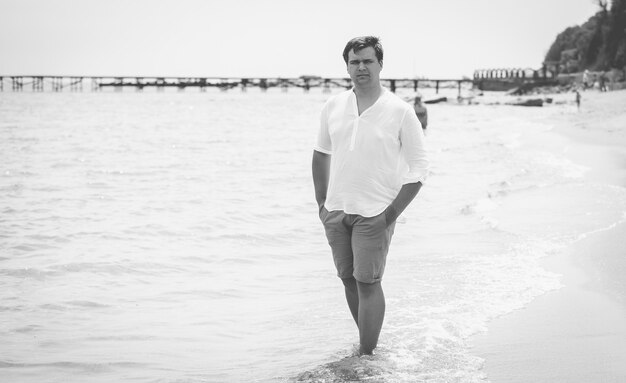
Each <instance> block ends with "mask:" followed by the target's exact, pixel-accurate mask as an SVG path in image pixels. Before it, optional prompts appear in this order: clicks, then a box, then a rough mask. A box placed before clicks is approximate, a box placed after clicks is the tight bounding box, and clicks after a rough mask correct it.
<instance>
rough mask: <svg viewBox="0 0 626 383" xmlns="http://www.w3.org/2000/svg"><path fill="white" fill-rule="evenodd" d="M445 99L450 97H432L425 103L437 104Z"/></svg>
mask: <svg viewBox="0 0 626 383" xmlns="http://www.w3.org/2000/svg"><path fill="white" fill-rule="evenodd" d="M444 101H448V97H437V98H431V99H430V100H426V101H424V104H437V103H439V102H444Z"/></svg>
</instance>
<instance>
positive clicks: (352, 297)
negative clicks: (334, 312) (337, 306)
mask: <svg viewBox="0 0 626 383" xmlns="http://www.w3.org/2000/svg"><path fill="white" fill-rule="evenodd" d="M341 281H342V282H343V285H344V287H345V290H346V300H347V301H348V307H350V313H351V314H352V318H354V322H355V323H356V325H357V326H358V325H359V293H358V290H357V287H356V279H354V277H350V278H344V279H342V280H341Z"/></svg>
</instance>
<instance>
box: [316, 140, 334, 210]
mask: <svg viewBox="0 0 626 383" xmlns="http://www.w3.org/2000/svg"><path fill="white" fill-rule="evenodd" d="M312 170H313V186H314V187H315V200H316V201H317V206H318V207H319V210H320V211H321V210H322V206H324V201H326V192H327V191H328V179H329V177H330V155H329V154H325V153H322V152H318V151H317V150H314V151H313V161H312Z"/></svg>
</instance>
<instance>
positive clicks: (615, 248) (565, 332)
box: [473, 91, 626, 383]
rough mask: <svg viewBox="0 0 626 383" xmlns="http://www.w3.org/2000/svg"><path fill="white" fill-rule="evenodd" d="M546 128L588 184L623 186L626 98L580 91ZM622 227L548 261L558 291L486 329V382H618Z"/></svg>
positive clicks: (622, 328)
mask: <svg viewBox="0 0 626 383" xmlns="http://www.w3.org/2000/svg"><path fill="white" fill-rule="evenodd" d="M548 123H549V124H553V125H554V126H555V129H554V131H555V132H557V133H558V134H559V135H562V136H563V137H565V138H566V139H565V140H564V141H563V142H564V144H563V146H561V147H555V150H558V151H561V152H564V153H567V156H568V157H569V158H570V159H571V160H572V161H573V162H575V163H577V164H580V165H583V166H587V167H589V168H590V170H589V171H588V172H587V174H586V181H587V182H588V183H589V184H592V183H595V184H597V183H601V184H605V185H615V186H616V187H624V186H625V185H626V91H616V92H607V93H599V92H595V91H594V92H585V93H583V94H582V104H581V107H580V110H578V111H570V112H568V113H561V114H555V115H554V116H551V117H550V121H548ZM625 249H626V224H625V223H623V221H622V223H619V224H617V225H614V226H612V227H609V228H606V229H604V230H600V231H597V232H594V233H590V234H588V235H586V236H584V237H583V238H581V239H580V240H578V241H576V242H574V243H573V245H572V246H570V247H568V248H566V249H564V250H563V251H560V252H559V254H558V255H555V256H551V257H548V258H547V259H546V260H545V262H544V266H545V268H546V269H547V270H549V271H553V272H556V273H559V274H561V275H562V283H563V285H564V287H562V288H560V289H558V290H555V291H552V292H548V293H546V294H544V295H543V296H540V297H538V298H537V299H535V300H534V301H533V302H531V303H530V304H529V305H528V306H526V307H524V308H523V309H520V310H517V311H515V312H513V313H511V314H508V315H505V316H502V317H500V318H497V319H495V320H493V321H492V322H490V323H489V324H488V329H489V330H488V332H486V333H482V334H479V335H477V336H476V337H474V341H473V345H474V349H473V351H474V353H475V354H476V355H479V356H480V357H482V358H484V359H485V365H484V371H485V373H486V375H487V378H488V379H489V381H491V382H495V383H498V382H624V381H626V364H625V363H624V360H626V321H625V320H624V318H626V279H625V278H624V277H623V276H624V273H625V272H626V257H624V255H625V252H626V250H625Z"/></svg>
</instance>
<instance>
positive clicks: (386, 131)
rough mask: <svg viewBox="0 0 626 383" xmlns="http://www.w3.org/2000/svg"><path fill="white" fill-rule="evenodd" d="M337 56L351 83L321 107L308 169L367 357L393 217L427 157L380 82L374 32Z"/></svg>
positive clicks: (411, 123) (409, 117)
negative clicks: (349, 87)
mask: <svg viewBox="0 0 626 383" xmlns="http://www.w3.org/2000/svg"><path fill="white" fill-rule="evenodd" d="M343 59H344V61H345V63H346V66H347V71H348V74H349V75H350V78H351V79H352V82H353V84H354V86H353V88H352V89H350V90H348V91H344V92H342V93H340V94H338V95H335V96H333V97H331V98H330V99H329V100H328V101H327V102H326V104H325V105H324V107H323V109H322V112H321V119H320V120H321V123H320V129H319V133H318V138H317V143H316V144H315V147H314V151H313V160H312V173H313V184H314V186H315V199H316V200H317V204H318V207H319V217H320V219H321V221H322V223H323V225H324V229H325V232H326V237H327V239H328V244H329V245H330V248H331V250H332V255H333V259H334V263H335V267H336V269H337V276H338V277H339V278H341V280H342V282H343V285H344V290H345V295H346V299H347V301H348V307H349V309H350V312H351V314H352V317H353V318H354V321H355V322H356V324H357V327H358V330H359V340H360V348H359V355H369V354H372V353H373V350H374V348H376V345H377V343H378V336H379V334H380V330H381V328H382V324H383V319H384V316H385V297H384V294H383V289H382V286H381V280H382V277H383V272H384V270H385V262H386V258H387V252H388V249H389V245H390V243H391V237H392V235H393V232H394V228H395V222H396V219H397V218H398V216H399V215H400V213H402V211H404V209H405V208H406V207H407V206H408V205H409V203H410V202H411V201H412V200H413V199H414V198H415V196H416V195H417V193H418V192H419V190H420V188H421V187H422V182H423V180H424V178H425V177H426V174H427V171H428V159H427V157H426V151H425V149H424V133H423V132H422V129H420V123H419V121H418V119H417V116H416V115H415V112H414V110H413V108H411V105H409V104H408V103H406V102H404V101H403V100H402V99H400V98H399V97H397V96H396V95H395V94H393V93H392V92H390V91H389V90H387V89H385V88H383V87H382V85H381V83H380V72H381V70H382V67H383V48H382V46H381V44H380V42H379V40H378V38H377V37H373V36H364V37H357V38H354V39H352V40H350V41H349V42H348V43H347V45H346V46H345V48H344V51H343Z"/></svg>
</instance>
